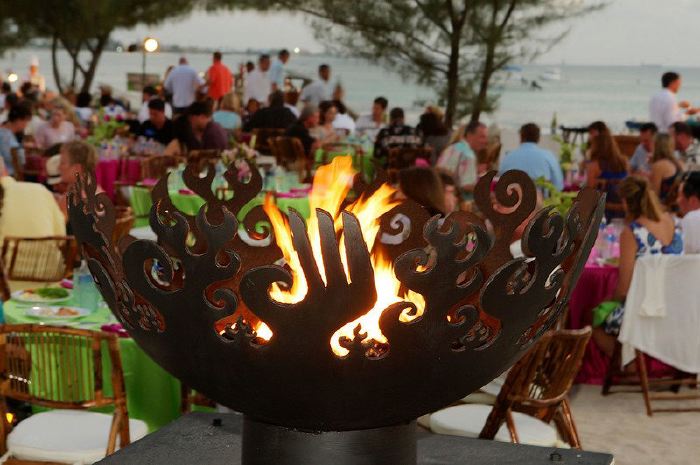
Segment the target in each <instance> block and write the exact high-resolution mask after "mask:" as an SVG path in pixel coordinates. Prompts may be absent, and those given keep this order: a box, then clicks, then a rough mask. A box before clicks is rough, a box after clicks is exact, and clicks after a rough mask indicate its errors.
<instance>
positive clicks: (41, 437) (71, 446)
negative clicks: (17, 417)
mask: <svg viewBox="0 0 700 465" xmlns="http://www.w3.org/2000/svg"><path fill="white" fill-rule="evenodd" d="M111 425H112V415H107V414H104V413H96V412H87V411H83V410H51V411H48V412H42V413H37V414H35V415H32V416H30V417H29V418H27V419H26V420H23V421H21V422H19V424H18V425H17V426H16V427H15V428H14V429H13V430H12V432H11V433H10V434H9V435H8V436H7V449H8V451H9V452H10V454H11V456H12V457H14V458H17V459H21V460H51V461H53V462H61V463H72V464H74V463H78V464H89V463H93V462H96V461H98V460H101V459H103V458H104V456H105V452H106V450H107V442H108V440H109V429H110V427H111ZM129 432H130V436H131V441H132V442H133V441H136V440H138V439H141V438H142V437H144V436H145V435H146V434H147V433H148V426H146V423H144V422H143V421H140V420H129ZM118 444H119V437H118V436H117V445H118Z"/></svg>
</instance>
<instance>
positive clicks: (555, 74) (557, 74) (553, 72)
mask: <svg viewBox="0 0 700 465" xmlns="http://www.w3.org/2000/svg"><path fill="white" fill-rule="evenodd" d="M540 79H541V80H543V81H561V80H562V77H561V69H559V68H552V69H548V70H547V71H545V72H544V73H542V74H540Z"/></svg>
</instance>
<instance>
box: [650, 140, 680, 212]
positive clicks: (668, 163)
mask: <svg viewBox="0 0 700 465" xmlns="http://www.w3.org/2000/svg"><path fill="white" fill-rule="evenodd" d="M673 149H674V143H673V139H672V138H671V136H669V135H668V134H657V135H656V137H655V138H654V152H653V153H652V156H651V161H650V163H651V176H650V177H649V180H650V182H651V188H652V189H654V192H656V194H657V195H658V196H659V199H661V201H662V202H664V201H665V200H666V198H667V197H668V195H669V193H670V192H671V191H672V190H673V189H672V188H673V185H674V183H675V182H676V179H677V178H678V177H679V176H680V175H681V173H682V172H683V166H682V165H681V162H680V161H678V160H676V156H675V155H674V153H673Z"/></svg>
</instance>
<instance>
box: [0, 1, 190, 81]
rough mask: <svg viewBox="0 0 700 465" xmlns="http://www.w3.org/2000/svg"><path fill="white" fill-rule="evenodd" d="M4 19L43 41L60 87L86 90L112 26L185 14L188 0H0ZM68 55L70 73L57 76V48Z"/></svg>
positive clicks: (28, 34) (125, 25)
mask: <svg viewBox="0 0 700 465" xmlns="http://www.w3.org/2000/svg"><path fill="white" fill-rule="evenodd" d="M0 5H2V9H3V11H4V13H5V16H6V19H7V20H8V21H12V22H13V23H14V24H16V25H17V26H18V27H19V30H20V31H22V32H23V33H24V34H25V35H26V36H30V37H42V38H46V39H49V40H50V41H51V44H52V62H53V74H54V79H55V81H56V84H57V85H58V87H59V90H60V91H63V90H64V88H65V87H66V86H67V85H70V86H71V87H73V88H75V89H77V88H78V82H80V90H81V91H89V90H90V86H91V85H92V81H93V79H94V77H95V71H96V70H97V65H98V64H99V61H100V57H101V56H102V52H103V51H104V48H105V46H106V45H107V43H108V41H109V37H110V35H111V34H112V32H113V31H114V30H115V29H118V28H131V27H134V26H136V25H137V24H142V23H145V24H155V23H158V22H161V21H163V20H165V19H168V18H172V17H174V16H180V15H183V14H185V13H187V12H189V11H190V10H191V9H192V8H193V7H194V6H195V5H196V2H193V1H191V0H148V1H143V0H99V1H95V0H0ZM60 49H63V50H65V51H66V52H67V53H68V55H69V56H70V58H71V62H72V72H71V73H70V74H69V76H68V77H64V76H62V75H61V72H60V70H59V68H58V51H59V50H60Z"/></svg>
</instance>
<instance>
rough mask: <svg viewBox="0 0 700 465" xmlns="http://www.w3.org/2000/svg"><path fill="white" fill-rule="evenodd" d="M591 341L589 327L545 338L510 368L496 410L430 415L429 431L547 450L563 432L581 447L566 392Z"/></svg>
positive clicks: (469, 408) (473, 407)
mask: <svg viewBox="0 0 700 465" xmlns="http://www.w3.org/2000/svg"><path fill="white" fill-rule="evenodd" d="M590 337H591V328H590V327H587V328H585V329H582V330H566V331H553V332H549V333H547V334H545V335H544V336H543V337H542V339H541V340H540V341H539V342H538V343H537V344H536V345H535V346H534V347H533V348H532V350H530V352H528V353H527V354H526V355H525V356H524V357H523V358H522V359H520V361H519V362H518V363H516V364H515V366H513V368H511V370H510V372H509V373H508V376H507V377H506V381H505V383H504V384H503V387H502V388H501V390H500V392H499V394H498V396H497V398H496V401H495V404H494V405H493V406H489V405H479V404H465V405H457V406H453V407H448V408H446V409H444V410H440V411H439V412H436V413H434V414H432V415H431V416H430V429H431V430H432V431H433V432H434V433H438V434H449V435H456V436H466V437H473V438H476V437H478V438H481V439H495V440H497V441H503V442H508V441H510V442H514V443H523V444H531V445H539V446H545V447H556V446H557V445H558V444H559V442H558V438H557V433H559V436H561V438H562V439H563V440H564V441H566V442H567V443H568V444H570V445H571V446H572V447H575V448H577V449H580V448H581V440H580V438H579V435H578V431H577V429H576V424H575V423H574V419H573V416H572V413H571V408H570V406H569V401H568V394H569V390H570V389H571V385H572V384H573V382H574V378H575V377H576V374H577V373H578V370H579V368H580V367H581V361H582V360H583V355H584V353H585V351H586V344H588V340H589V339H590ZM551 422H554V424H555V428H553V427H552V426H550V423H551ZM504 423H505V428H503V426H504Z"/></svg>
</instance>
